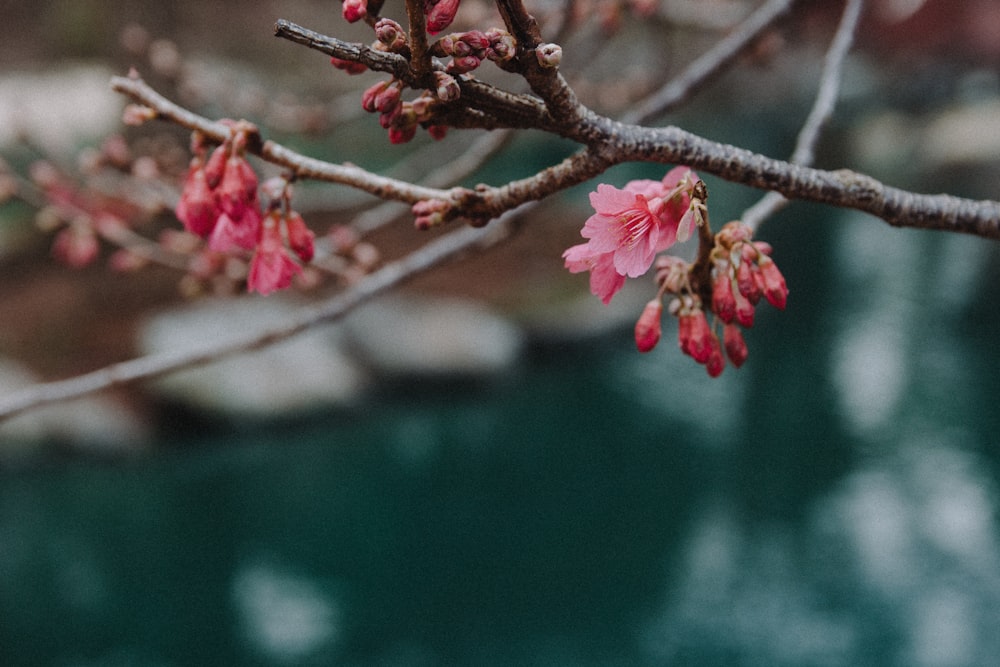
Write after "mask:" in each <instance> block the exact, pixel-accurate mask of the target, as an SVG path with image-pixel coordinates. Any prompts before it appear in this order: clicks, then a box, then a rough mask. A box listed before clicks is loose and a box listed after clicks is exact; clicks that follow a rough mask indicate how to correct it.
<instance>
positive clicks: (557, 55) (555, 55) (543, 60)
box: [535, 44, 562, 69]
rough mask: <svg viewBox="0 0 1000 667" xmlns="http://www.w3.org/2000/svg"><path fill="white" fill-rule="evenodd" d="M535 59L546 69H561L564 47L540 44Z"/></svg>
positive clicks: (536, 49)
mask: <svg viewBox="0 0 1000 667" xmlns="http://www.w3.org/2000/svg"><path fill="white" fill-rule="evenodd" d="M535 57H536V58H538V64H539V65H541V66H542V67H544V68H545V69H553V68H555V67H559V63H561V62H562V47H561V46H559V45H558V44H539V45H538V47H537V48H535Z"/></svg>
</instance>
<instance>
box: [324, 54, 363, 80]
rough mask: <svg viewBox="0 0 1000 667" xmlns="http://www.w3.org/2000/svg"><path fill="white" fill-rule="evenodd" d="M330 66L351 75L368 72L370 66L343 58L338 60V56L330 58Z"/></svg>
mask: <svg viewBox="0 0 1000 667" xmlns="http://www.w3.org/2000/svg"><path fill="white" fill-rule="evenodd" d="M330 64H331V65H333V66H334V67H336V68H337V69H339V70H343V71H344V72H347V73H348V74H351V75H353V74H361V73H362V72H367V71H368V66H367V65H365V64H363V63H356V62H354V61H353V60H344V59H343V58H338V57H336V56H332V57H331V58H330Z"/></svg>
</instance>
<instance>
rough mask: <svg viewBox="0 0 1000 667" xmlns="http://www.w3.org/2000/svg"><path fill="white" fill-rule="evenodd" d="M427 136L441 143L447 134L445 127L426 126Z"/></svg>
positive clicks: (446, 127)
mask: <svg viewBox="0 0 1000 667" xmlns="http://www.w3.org/2000/svg"><path fill="white" fill-rule="evenodd" d="M427 134H429V135H431V138H432V139H434V140H436V141H441V140H442V139H444V138H445V135H447V134H448V126H447V125H428V126H427Z"/></svg>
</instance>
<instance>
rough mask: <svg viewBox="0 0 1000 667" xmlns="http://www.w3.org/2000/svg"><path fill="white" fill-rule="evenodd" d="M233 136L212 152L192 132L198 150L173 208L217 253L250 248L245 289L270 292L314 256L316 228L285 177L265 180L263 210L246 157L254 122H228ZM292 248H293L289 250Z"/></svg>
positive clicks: (283, 286)
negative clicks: (297, 207) (296, 206)
mask: <svg viewBox="0 0 1000 667" xmlns="http://www.w3.org/2000/svg"><path fill="white" fill-rule="evenodd" d="M229 125H230V127H231V128H232V132H231V133H230V135H229V138H228V139H226V141H224V142H223V143H222V144H220V145H219V146H217V147H216V148H215V149H214V150H213V151H212V152H211V154H208V148H207V147H206V146H205V142H204V137H203V136H202V135H201V134H200V133H198V132H196V133H194V135H193V137H192V142H191V143H192V149H193V152H194V154H195V156H194V158H193V159H192V161H191V166H190V168H189V169H188V173H187V176H186V177H185V180H184V185H183V187H182V189H181V196H180V199H179V200H178V202H177V207H176V209H175V213H176V214H177V218H178V219H179V220H180V221H181V222H182V223H183V224H184V228H185V229H187V230H188V231H189V232H191V233H192V234H196V235H198V236H200V237H202V238H205V239H207V240H208V248H209V250H210V251H211V252H213V253H221V254H228V253H233V252H237V253H238V252H240V251H252V253H253V254H252V258H251V260H250V272H249V275H248V277H247V289H249V290H251V291H257V292H260V293H261V294H268V293H270V292H273V291H275V290H278V289H284V288H286V287H288V286H289V285H290V284H291V280H292V277H293V276H294V275H295V274H297V273H299V272H301V270H302V269H301V266H300V265H299V263H298V262H296V261H295V260H294V259H293V258H292V253H294V255H295V256H297V257H298V259H299V261H301V262H302V263H307V262H309V261H310V260H311V259H312V256H313V233H312V231H310V230H309V228H308V227H306V224H305V221H304V220H303V219H302V216H301V215H299V214H298V213H297V212H295V211H294V210H292V208H291V186H290V185H289V184H288V182H287V181H286V180H285V179H281V178H278V179H271V180H269V181H268V182H266V183H265V184H264V188H263V189H264V192H265V195H266V197H267V207H266V209H265V210H264V212H262V210H261V204H260V200H259V195H258V179H257V174H256V172H255V171H254V170H253V167H252V166H251V165H250V163H249V162H248V161H247V159H246V145H247V141H248V137H249V136H250V135H251V134H252V133H253V132H255V128H254V127H253V126H252V125H251V124H249V123H245V122H242V121H241V122H238V123H229ZM289 249H290V250H291V252H289Z"/></svg>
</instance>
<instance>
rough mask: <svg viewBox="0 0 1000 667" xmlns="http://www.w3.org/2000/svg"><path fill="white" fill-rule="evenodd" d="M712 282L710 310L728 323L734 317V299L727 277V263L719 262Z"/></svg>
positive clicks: (730, 281) (730, 282)
mask: <svg viewBox="0 0 1000 667" xmlns="http://www.w3.org/2000/svg"><path fill="white" fill-rule="evenodd" d="M716 271H717V273H716V276H715V281H714V282H713V283H712V310H713V311H714V312H715V314H716V315H718V316H719V319H720V320H722V321H723V322H725V323H726V324H729V323H730V322H732V321H733V318H735V317H736V299H734V298H733V284H732V279H731V278H730V277H729V263H728V262H720V263H719V265H717V268H716Z"/></svg>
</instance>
